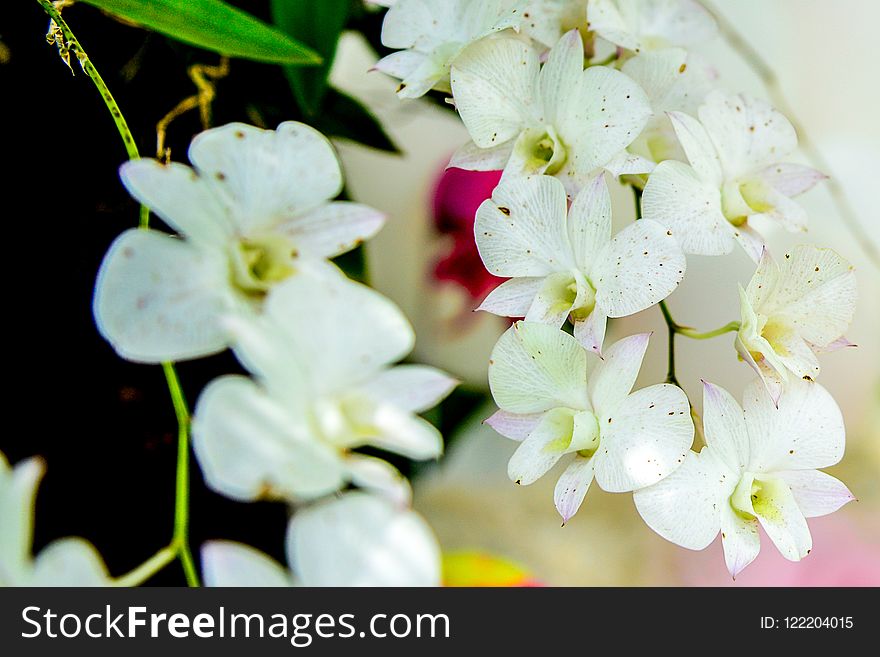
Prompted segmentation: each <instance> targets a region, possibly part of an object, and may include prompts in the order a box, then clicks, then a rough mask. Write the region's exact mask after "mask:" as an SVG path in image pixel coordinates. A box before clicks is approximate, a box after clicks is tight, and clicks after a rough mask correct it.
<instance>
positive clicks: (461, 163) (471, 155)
mask: <svg viewBox="0 0 880 657" xmlns="http://www.w3.org/2000/svg"><path fill="white" fill-rule="evenodd" d="M512 152H513V141H510V142H507V143H504V144H500V145H498V146H493V147H492V148H480V147H479V146H477V145H476V144H475V143H474V142H472V141H469V142H468V143H466V144H465V145H464V146H462V147H461V148H459V149H458V150H457V151H455V153H454V154H453V155H452V159H450V160H449V165H448V166H447V168H449V167H456V168H458V169H465V170H467V171H501V170H502V169H504V167H505V165H506V164H507V161H508V160H509V159H510V154H511V153H512Z"/></svg>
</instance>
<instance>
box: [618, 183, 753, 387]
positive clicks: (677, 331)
mask: <svg viewBox="0 0 880 657" xmlns="http://www.w3.org/2000/svg"><path fill="white" fill-rule="evenodd" d="M632 190H633V197H634V199H635V204H636V221H638V220H639V219H640V218H641V216H642V190H640V189H639V188H637V187H633V188H632ZM659 305H660V312H661V313H663V320H664V321H665V322H666V331H667V334H668V336H669V347H668V349H669V360H668V366H667V369H666V383H672V384H673V385H677V386H678V387H679V388H680V387H681V385H680V384H679V383H678V379H677V378H676V376H675V336H676V335H683V336H685V337H686V338H690V339H692V340H708V339H709V338H714V337H716V336H719V335H724V334H725V333H730V332H731V331H739V329H740V323H739V322H728V323H727V324H725V325H724V326H722V327H721V328H717V329H715V330H713V331H706V332H705V333H701V332H699V331H697V330H696V329H693V328H691V327H690V326H682V325H681V324H679V323H678V322H676V321H675V319H674V318H673V317H672V313H671V312H670V311H669V306H668V305H666V301H665V300H664V301H661V302H660V304H659Z"/></svg>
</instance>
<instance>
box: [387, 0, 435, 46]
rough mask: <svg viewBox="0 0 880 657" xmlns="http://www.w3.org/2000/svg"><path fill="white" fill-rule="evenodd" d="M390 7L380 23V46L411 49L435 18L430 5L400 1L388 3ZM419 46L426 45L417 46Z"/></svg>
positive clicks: (413, 0) (409, 0) (412, 1)
mask: <svg viewBox="0 0 880 657" xmlns="http://www.w3.org/2000/svg"><path fill="white" fill-rule="evenodd" d="M386 6H389V7H391V8H390V9H389V10H388V13H386V14H385V18H384V20H383V21H382V35H381V39H382V45H383V46H385V47H386V48H411V47H412V46H415V45H416V44H418V43H419V40H420V39H421V38H424V36H423V35H424V34H425V33H426V32H428V31H429V30H428V29H427V27H428V26H429V25H431V24H432V21H433V20H434V19H435V18H439V17H435V16H432V15H431V9H432V5H430V4H428V3H426V2H423V0H400V1H395V2H393V3H389V4H387V5H386ZM419 45H428V44H427V43H425V44H419Z"/></svg>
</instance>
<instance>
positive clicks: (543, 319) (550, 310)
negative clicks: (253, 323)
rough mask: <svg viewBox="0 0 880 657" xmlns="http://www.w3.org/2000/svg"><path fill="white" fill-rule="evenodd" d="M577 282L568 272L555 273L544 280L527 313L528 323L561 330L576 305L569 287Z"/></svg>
mask: <svg viewBox="0 0 880 657" xmlns="http://www.w3.org/2000/svg"><path fill="white" fill-rule="evenodd" d="M574 282H575V279H574V277H573V276H572V275H571V274H569V273H568V272H555V273H553V274H550V275H549V276H547V277H546V278H545V279H544V282H543V283H542V284H541V288H540V289H539V290H538V293H537V294H536V295H535V298H534V300H533V301H532V305H531V306H529V310H528V312H527V313H526V316H525V320H526V321H527V322H539V323H541V324H547V325H548V326H552V327H554V328H560V327H562V325H563V324H565V320H566V318H567V317H568V314H569V313H570V312H571V309H572V307H573V305H574V302H573V301H572V298H571V291H570V289H569V287H570V286H571V285H572V284H573V283H574Z"/></svg>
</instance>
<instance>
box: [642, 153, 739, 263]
mask: <svg viewBox="0 0 880 657" xmlns="http://www.w3.org/2000/svg"><path fill="white" fill-rule="evenodd" d="M642 217H643V218H645V219H651V220H653V221H656V222H657V223H658V224H660V225H661V226H664V227H665V228H667V229H668V230H671V231H672V234H673V236H674V237H675V239H676V240H678V243H679V244H680V245H681V248H682V250H683V251H684V252H685V253H693V254H695V255H724V254H726V253H730V252H731V251H732V250H733V245H734V235H733V233H734V230H733V226H732V225H731V224H730V222H728V221H727V219H725V217H724V214H722V212H721V192H720V191H719V189H718V188H716V187H713V186H712V185H711V184H708V183H706V182H705V181H703V180H702V179H701V178H700V177H699V176H698V175H697V173H696V172H695V171H694V170H693V168H691V167H689V166H688V165H686V164H683V163H682V162H675V161H672V160H667V161H665V162H661V163H660V164H659V165H657V168H656V169H654V173H652V174H651V176H650V177H649V178H648V184H647V185H645V192H644V195H643V196H642Z"/></svg>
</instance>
